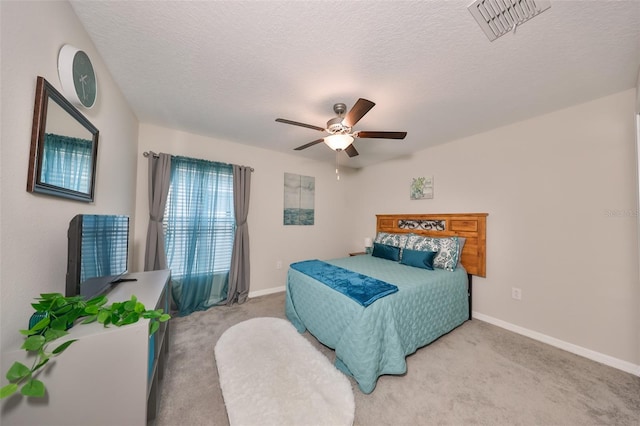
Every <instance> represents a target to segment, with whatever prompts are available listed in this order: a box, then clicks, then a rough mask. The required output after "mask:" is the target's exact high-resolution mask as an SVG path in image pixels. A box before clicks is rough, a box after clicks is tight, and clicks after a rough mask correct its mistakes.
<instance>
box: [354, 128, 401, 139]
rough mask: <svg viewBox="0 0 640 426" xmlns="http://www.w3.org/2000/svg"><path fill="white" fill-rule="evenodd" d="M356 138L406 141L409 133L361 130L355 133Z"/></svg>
mask: <svg viewBox="0 0 640 426" xmlns="http://www.w3.org/2000/svg"><path fill="white" fill-rule="evenodd" d="M354 136H356V137H358V138H370V139H404V138H405V137H406V136H407V132H372V131H367V130H360V131H359V132H356V133H354Z"/></svg>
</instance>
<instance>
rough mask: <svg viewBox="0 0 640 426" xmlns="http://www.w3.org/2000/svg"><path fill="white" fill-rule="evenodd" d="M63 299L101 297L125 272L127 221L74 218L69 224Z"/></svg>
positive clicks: (118, 217) (111, 217)
mask: <svg viewBox="0 0 640 426" xmlns="http://www.w3.org/2000/svg"><path fill="white" fill-rule="evenodd" d="M68 240H69V253H68V260H67V284H66V295H67V296H76V295H80V296H83V297H85V298H86V299H90V298H92V297H95V296H98V295H100V294H103V293H105V292H106V291H108V290H109V289H110V288H111V285H113V284H115V283H116V282H118V280H119V279H120V278H121V277H122V275H124V274H126V273H127V271H128V258H129V217H128V216H122V215H86V214H83V215H77V216H75V217H74V218H73V219H71V222H70V223H69V232H68Z"/></svg>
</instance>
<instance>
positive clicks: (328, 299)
mask: <svg viewBox="0 0 640 426" xmlns="http://www.w3.org/2000/svg"><path fill="white" fill-rule="evenodd" d="M327 263H330V264H333V265H335V266H339V267H341V268H344V269H349V270H351V271H354V272H357V273H360V274H363V275H367V276H370V277H373V278H377V279H379V280H381V281H384V282H387V283H392V284H393V285H395V286H396V287H398V291H397V292H396V293H393V294H391V295H389V296H387V297H383V298H382V299H379V300H378V301H377V302H375V303H373V304H371V305H370V306H368V307H364V306H362V305H360V304H358V303H356V302H355V301H354V300H352V299H350V298H348V297H345V296H344V295H343V294H341V293H339V292H337V291H335V290H333V289H331V288H329V287H327V286H326V285H324V284H322V283H320V282H319V281H318V280H316V279H314V278H311V277H310V276H308V275H305V274H303V273H301V272H299V271H297V270H296V269H293V268H291V269H289V274H288V279H287V295H286V305H285V309H286V315H287V318H289V320H290V321H291V323H292V324H293V325H294V326H295V327H296V328H297V329H298V331H299V332H301V333H302V332H304V331H305V330H308V331H309V332H310V333H311V334H313V335H314V336H315V337H316V338H317V339H318V340H319V341H320V342H321V343H323V344H324V345H325V346H328V347H330V348H333V349H335V355H336V358H335V365H336V367H338V368H339V369H340V370H341V371H343V372H344V373H346V374H349V375H351V376H353V377H354V378H355V379H356V380H357V382H358V386H359V387H360V389H361V390H362V392H364V393H370V392H372V391H373V389H374V388H375V386H376V382H377V380H378V377H379V376H381V375H383V374H404V373H405V372H406V371H407V363H406V360H405V358H406V356H407V355H409V354H411V353H413V352H415V351H416V349H418V348H420V347H422V346H424V345H426V344H428V343H430V342H432V341H434V340H435V339H437V338H438V337H440V336H442V335H443V334H445V333H447V332H449V331H451V330H453V329H454V328H456V327H457V326H459V325H460V324H462V323H463V322H465V321H466V320H467V317H468V314H469V304H468V297H467V273H466V271H465V270H464V268H462V267H459V268H457V269H456V270H455V271H454V272H449V271H444V270H441V269H440V270H434V271H429V270H426V269H420V268H414V267H411V266H406V265H401V264H400V263H399V262H393V261H390V260H385V259H380V258H377V257H372V256H353V257H348V258H341V259H333V260H328V261H327Z"/></svg>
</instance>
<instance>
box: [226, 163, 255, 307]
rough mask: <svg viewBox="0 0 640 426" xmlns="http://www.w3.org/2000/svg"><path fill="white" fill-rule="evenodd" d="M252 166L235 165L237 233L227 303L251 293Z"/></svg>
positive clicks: (234, 200)
mask: <svg viewBox="0 0 640 426" xmlns="http://www.w3.org/2000/svg"><path fill="white" fill-rule="evenodd" d="M250 189H251V167H245V166H236V165H234V166H233V208H234V210H235V219H236V235H235V238H234V240H233V253H232V254H231V269H230V271H229V290H228V292H227V305H232V304H233V303H234V302H237V303H239V304H242V303H244V302H246V301H247V296H248V295H249V275H250V267H249V225H248V224H247V215H248V213H249V192H250Z"/></svg>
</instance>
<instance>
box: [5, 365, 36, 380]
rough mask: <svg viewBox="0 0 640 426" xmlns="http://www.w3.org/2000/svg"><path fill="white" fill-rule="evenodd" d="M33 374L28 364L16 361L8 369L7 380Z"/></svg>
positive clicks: (19, 378)
mask: <svg viewBox="0 0 640 426" xmlns="http://www.w3.org/2000/svg"><path fill="white" fill-rule="evenodd" d="M30 375H31V370H30V369H29V367H27V366H26V365H24V364H22V363H20V362H18V361H15V362H14V363H13V365H12V366H11V367H10V368H9V370H8V371H7V380H9V381H10V382H15V381H16V380H21V379H24V378H25V377H29V376H30Z"/></svg>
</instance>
